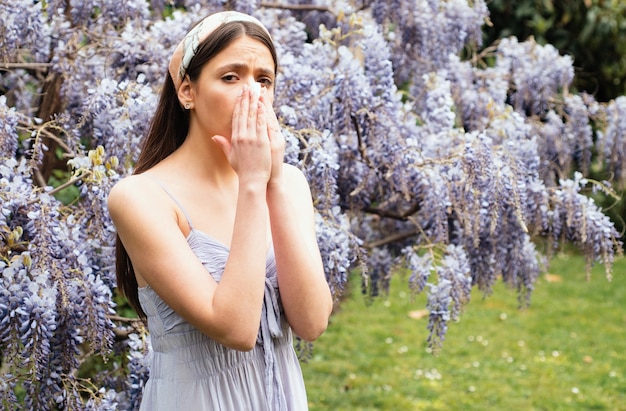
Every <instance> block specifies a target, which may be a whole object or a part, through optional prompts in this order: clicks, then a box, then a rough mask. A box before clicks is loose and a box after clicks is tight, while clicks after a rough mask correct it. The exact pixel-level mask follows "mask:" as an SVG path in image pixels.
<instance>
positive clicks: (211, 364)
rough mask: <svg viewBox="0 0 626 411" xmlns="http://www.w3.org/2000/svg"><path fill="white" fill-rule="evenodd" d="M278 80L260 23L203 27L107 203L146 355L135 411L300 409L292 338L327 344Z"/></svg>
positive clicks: (322, 300)
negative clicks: (280, 117)
mask: <svg viewBox="0 0 626 411" xmlns="http://www.w3.org/2000/svg"><path fill="white" fill-rule="evenodd" d="M276 71H277V60H276V52H275V49H274V46H273V44H272V40H271V38H270V36H269V33H268V32H267V29H266V28H265V27H264V26H263V25H262V24H261V23H260V22H259V21H258V20H257V19H255V18H253V17H251V16H248V15H245V14H241V13H236V12H223V13H217V14H214V15H211V16H209V17H207V18H206V19H204V20H203V21H202V22H201V23H200V24H198V25H197V26H196V27H194V28H193V29H192V30H191V31H190V32H189V33H188V34H187V35H186V36H185V38H184V39H183V40H182V41H181V43H180V44H179V46H178V47H177V49H176V51H175V52H174V54H173V56H172V58H171V61H170V65H169V72H168V74H167V75H166V80H165V84H164V87H163V90H162V94H161V98H160V102H159V105H158V107H157V111H156V114H155V117H154V119H153V122H152V125H151V129H150V131H149V133H148V136H147V137H146V139H145V141H144V145H143V149H142V153H141V155H140V158H139V160H138V163H137V164H136V168H135V174H134V175H132V176H130V177H128V178H125V179H124V180H122V181H120V182H119V183H118V184H117V185H116V186H115V187H114V188H113V189H112V190H111V193H110V195H109V200H108V201H109V210H110V213H111V217H112V219H113V221H114V223H115V226H116V228H117V231H118V236H119V238H118V258H117V260H118V267H117V271H118V273H117V275H118V286H119V287H120V289H121V290H122V292H123V293H124V295H126V297H127V298H128V300H129V301H130V303H131V305H132V306H133V307H134V308H135V309H136V310H137V312H138V313H139V315H140V316H141V317H143V318H145V319H147V323H148V329H149V331H150V335H151V342H152V347H153V351H154V352H153V358H152V366H151V371H150V378H149V380H148V383H147V385H146V387H145V389H144V394H143V401H142V406H141V409H144V410H151V411H152V410H168V411H171V410H194V411H197V410H218V409H219V410H272V411H274V410H305V409H307V401H306V393H305V389H304V383H303V380H302V373H301V370H300V366H299V363H298V360H297V357H296V355H295V352H294V349H293V345H292V330H293V332H294V333H295V334H296V335H298V336H299V337H300V338H302V339H304V340H307V341H311V340H314V339H316V338H317V337H318V336H319V335H321V334H322V333H323V332H324V330H325V329H326V326H327V324H328V317H329V315H330V312H331V310H332V297H331V294H330V290H329V287H328V284H327V282H326V280H325V276H324V271H323V267H322V262H321V257H320V253H319V249H318V246H317V241H316V236H315V230H314V218H313V216H314V214H313V205H312V201H311V193H310V191H309V187H308V184H307V182H306V180H305V179H304V176H303V175H302V173H301V172H300V171H299V170H298V169H296V168H295V167H293V166H290V165H288V164H284V163H283V155H284V148H285V141H284V138H283V137H282V135H281V133H280V128H279V124H278V121H277V119H276V115H275V113H274V111H273V109H272V102H273V92H274V82H275V78H276ZM259 85H260V86H261V87H259Z"/></svg>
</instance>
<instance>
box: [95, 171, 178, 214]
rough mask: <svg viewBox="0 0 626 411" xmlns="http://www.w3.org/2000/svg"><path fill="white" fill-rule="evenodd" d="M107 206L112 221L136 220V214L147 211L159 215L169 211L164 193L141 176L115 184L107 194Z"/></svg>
mask: <svg viewBox="0 0 626 411" xmlns="http://www.w3.org/2000/svg"><path fill="white" fill-rule="evenodd" d="M107 204H108V208H109V213H110V214H111V217H112V218H113V220H114V221H116V220H117V221H119V220H121V219H123V218H124V219H126V218H129V219H132V218H137V217H138V214H139V215H141V214H143V213H146V212H148V211H150V212H151V214H153V213H155V212H158V213H159V214H161V213H165V212H167V211H168V209H171V207H168V204H169V201H168V199H167V198H166V196H165V192H164V191H163V190H161V189H160V187H159V186H158V184H157V183H156V182H155V181H154V180H152V179H150V178H148V177H147V176H145V175H142V174H137V175H132V176H129V177H125V178H124V179H122V180H120V181H119V182H117V184H115V186H113V188H112V189H111V191H110V192H109V196H108V199H107ZM161 216H163V215H162V214H161Z"/></svg>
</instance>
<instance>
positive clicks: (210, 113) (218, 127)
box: [191, 36, 275, 139]
mask: <svg viewBox="0 0 626 411" xmlns="http://www.w3.org/2000/svg"><path fill="white" fill-rule="evenodd" d="M274 77H275V76H274V60H273V59H272V54H271V53H270V51H269V50H268V49H267V47H266V46H265V45H264V44H263V43H261V42H260V41H258V40H256V39H253V38H251V37H247V36H242V37H240V38H238V39H236V40H235V41H233V42H232V43H231V44H230V45H229V46H228V47H226V48H225V49H224V50H222V51H221V52H220V53H218V54H217V55H216V56H215V57H213V58H212V59H211V60H210V61H209V62H208V63H207V64H206V65H205V66H204V68H203V69H202V72H201V73H200V77H199V78H198V81H197V82H196V83H195V85H194V86H193V88H194V94H195V96H194V109H195V110H194V115H192V117H191V121H192V122H194V121H196V122H198V124H197V125H198V126H200V128H201V130H202V132H203V133H204V134H205V135H206V136H207V137H212V136H214V135H216V134H219V135H222V136H224V137H226V138H229V139H230V135H231V124H232V115H233V109H234V106H235V101H236V99H237V95H238V94H239V93H240V92H241V89H242V88H243V86H244V85H245V84H248V85H251V84H253V83H254V82H258V83H260V84H261V86H263V87H265V88H266V95H267V97H269V99H270V101H272V102H273V98H274V79H275V78H274ZM192 126H193V124H192Z"/></svg>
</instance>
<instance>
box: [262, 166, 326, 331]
mask: <svg viewBox="0 0 626 411" xmlns="http://www.w3.org/2000/svg"><path fill="white" fill-rule="evenodd" d="M267 204H268V207H269V214H270V226H271V230H272V239H273V241H274V252H275V255H276V267H277V270H278V286H279V288H280V296H281V300H282V303H283V307H284V310H285V315H286V316H287V320H288V321H289V324H290V326H291V328H292V329H293V331H294V333H295V334H296V335H298V336H299V337H300V338H302V339H304V340H307V341H312V340H315V339H316V338H317V337H319V336H320V335H321V334H322V333H323V332H324V331H325V330H326V327H327V325H328V318H329V316H330V313H331V311H332V307H333V301H332V296H331V293H330V288H329V286H328V282H327V281H326V277H325V275H324V268H323V265H322V258H321V256H320V251H319V247H318V245H317V237H316V234H315V219H314V213H313V211H314V210H313V204H312V201H311V192H310V190H309V185H308V183H307V181H306V179H305V178H304V175H303V174H302V172H301V171H300V170H298V169H297V168H295V167H293V166H290V165H287V164H284V165H283V170H282V173H281V180H280V181H276V180H274V181H273V182H272V184H270V185H268V190H267Z"/></svg>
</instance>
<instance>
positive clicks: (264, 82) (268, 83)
mask: <svg viewBox="0 0 626 411" xmlns="http://www.w3.org/2000/svg"><path fill="white" fill-rule="evenodd" d="M257 82H258V83H260V84H261V85H262V86H265V87H271V86H272V84H274V82H273V81H272V79H271V78H269V77H261V78H260V79H258V80H257Z"/></svg>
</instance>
